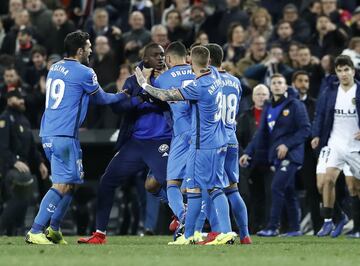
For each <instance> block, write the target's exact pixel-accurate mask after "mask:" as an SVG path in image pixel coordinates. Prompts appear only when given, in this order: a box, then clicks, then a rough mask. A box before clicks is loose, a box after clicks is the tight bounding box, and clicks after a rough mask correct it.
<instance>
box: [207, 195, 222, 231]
mask: <svg viewBox="0 0 360 266" xmlns="http://www.w3.org/2000/svg"><path fill="white" fill-rule="evenodd" d="M203 200H204V202H205V214H206V218H207V219H208V221H209V223H210V226H211V231H213V232H220V227H219V221H218V217H217V214H216V210H215V207H214V203H213V201H212V200H211V198H210V196H209V193H208V192H207V191H206V192H205V193H203Z"/></svg>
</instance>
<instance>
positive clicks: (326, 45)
mask: <svg viewBox="0 0 360 266" xmlns="http://www.w3.org/2000/svg"><path fill="white" fill-rule="evenodd" d="M330 1H332V0H330ZM346 41H347V34H346V32H345V31H344V30H343V29H341V28H338V26H337V25H336V24H334V23H332V22H331V20H330V18H329V17H327V16H325V15H321V16H319V17H318V18H317V20H316V32H315V33H314V34H313V36H312V37H311V39H310V41H309V45H310V49H311V52H312V54H313V55H315V56H316V57H318V58H321V57H323V56H324V55H325V54H332V55H334V56H336V55H339V54H341V52H342V51H343V50H344V48H345V44H346Z"/></svg>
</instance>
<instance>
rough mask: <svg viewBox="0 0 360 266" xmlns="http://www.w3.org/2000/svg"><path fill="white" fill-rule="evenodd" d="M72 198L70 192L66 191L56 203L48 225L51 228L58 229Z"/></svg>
mask: <svg viewBox="0 0 360 266" xmlns="http://www.w3.org/2000/svg"><path fill="white" fill-rule="evenodd" d="M72 199H73V194H72V193H66V194H65V195H64V196H63V198H62V199H61V201H60V202H59V203H58V206H57V207H56V210H55V212H54V214H53V215H52V216H51V220H50V226H51V228H52V229H53V230H55V231H58V230H59V228H60V223H61V221H62V219H63V218H64V216H65V214H66V211H67V209H68V208H69V206H70V204H71V201H72Z"/></svg>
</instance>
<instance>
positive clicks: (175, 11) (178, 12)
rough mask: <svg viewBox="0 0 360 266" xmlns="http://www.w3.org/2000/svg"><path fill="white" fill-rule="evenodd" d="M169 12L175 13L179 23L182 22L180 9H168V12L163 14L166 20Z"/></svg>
mask: <svg viewBox="0 0 360 266" xmlns="http://www.w3.org/2000/svg"><path fill="white" fill-rule="evenodd" d="M171 13H176V14H177V15H178V16H179V19H180V24H181V23H182V17H181V13H180V11H178V10H176V9H172V10H170V11H169V12H167V13H166V15H165V21H167V20H168V18H169V15H170V14H171Z"/></svg>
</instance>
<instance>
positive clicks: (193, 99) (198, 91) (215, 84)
mask: <svg viewBox="0 0 360 266" xmlns="http://www.w3.org/2000/svg"><path fill="white" fill-rule="evenodd" d="M180 92H181V94H182V95H183V97H184V99H185V100H190V103H191V108H192V110H191V116H192V121H191V123H192V124H191V130H192V134H191V144H192V145H195V146H196V149H216V148H219V147H221V146H224V145H226V144H227V142H228V137H227V134H226V130H225V126H224V124H223V123H222V121H221V120H222V80H221V77H220V74H219V72H218V71H217V70H216V69H215V68H213V67H211V68H210V71H209V72H207V73H205V74H204V75H202V76H200V77H198V78H196V80H195V81H193V82H192V83H190V84H189V85H188V86H186V87H185V88H182V89H180Z"/></svg>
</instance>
